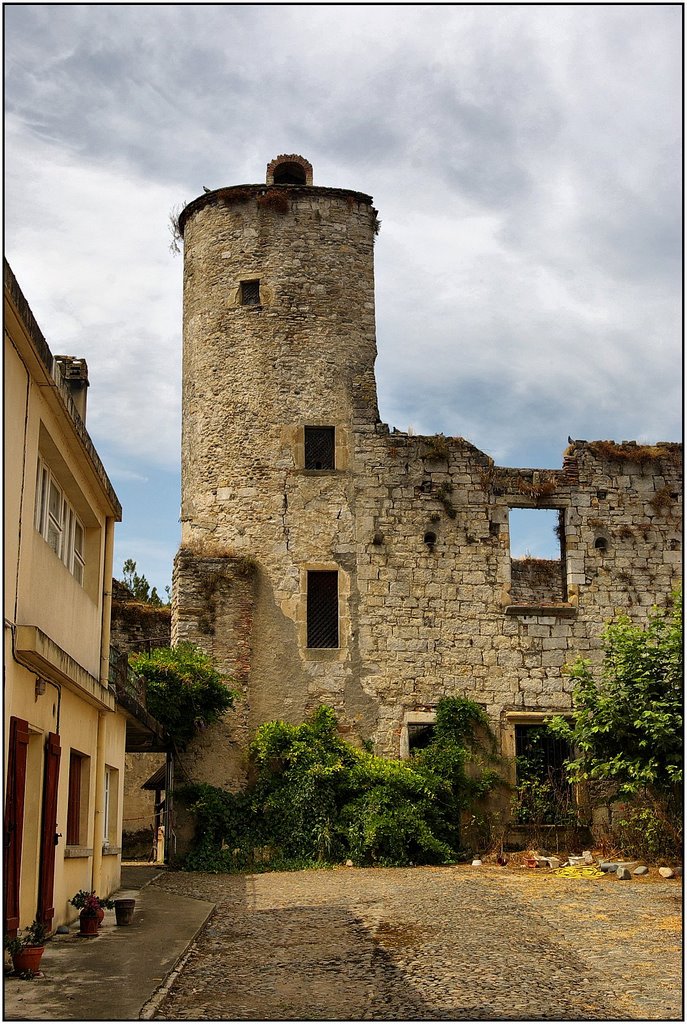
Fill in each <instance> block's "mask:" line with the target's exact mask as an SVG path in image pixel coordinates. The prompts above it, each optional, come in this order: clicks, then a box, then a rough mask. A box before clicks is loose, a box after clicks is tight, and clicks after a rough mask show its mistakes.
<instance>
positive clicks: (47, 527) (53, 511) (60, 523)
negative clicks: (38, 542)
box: [35, 457, 85, 586]
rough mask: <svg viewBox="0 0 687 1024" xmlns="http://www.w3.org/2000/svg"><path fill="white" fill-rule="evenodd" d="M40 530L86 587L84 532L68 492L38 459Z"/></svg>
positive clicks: (37, 510)
mask: <svg viewBox="0 0 687 1024" xmlns="http://www.w3.org/2000/svg"><path fill="white" fill-rule="evenodd" d="M35 525H36V529H37V530H38V532H39V533H40V535H41V536H42V537H43V539H44V540H46V541H47V542H48V544H49V545H50V547H51V548H52V550H53V551H54V552H55V554H56V555H57V557H58V558H60V559H61V560H62V561H63V562H64V564H65V565H66V566H67V568H68V569H69V571H70V573H71V574H72V575H73V576H74V578H75V579H76V580H77V582H78V583H80V584H81V586H83V576H84V565H85V550H84V548H85V545H84V537H85V534H84V528H83V524H82V523H81V521H80V520H79V518H78V516H77V514H76V512H75V511H74V509H73V508H72V506H71V504H70V502H69V501H68V500H67V498H66V496H65V494H64V491H63V490H62V488H61V487H60V485H59V484H58V482H57V480H56V479H55V477H54V476H53V474H52V473H51V471H50V470H49V469H48V467H47V466H46V464H45V463H44V462H43V460H42V459H41V458H40V457H39V459H38V477H37V480H36V519H35Z"/></svg>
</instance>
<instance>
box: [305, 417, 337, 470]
mask: <svg viewBox="0 0 687 1024" xmlns="http://www.w3.org/2000/svg"><path fill="white" fill-rule="evenodd" d="M335 452H336V449H335V430H334V427H306V428H305V468H306V469H317V470H326V469H335Z"/></svg>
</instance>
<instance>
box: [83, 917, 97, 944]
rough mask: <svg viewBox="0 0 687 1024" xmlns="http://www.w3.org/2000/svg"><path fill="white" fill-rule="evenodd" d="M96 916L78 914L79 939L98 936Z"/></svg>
mask: <svg viewBox="0 0 687 1024" xmlns="http://www.w3.org/2000/svg"><path fill="white" fill-rule="evenodd" d="M99 923H100V922H99V921H98V917H97V914H84V913H81V914H79V926H80V931H79V938H82V939H93V938H95V937H96V936H97V934H98V925H99Z"/></svg>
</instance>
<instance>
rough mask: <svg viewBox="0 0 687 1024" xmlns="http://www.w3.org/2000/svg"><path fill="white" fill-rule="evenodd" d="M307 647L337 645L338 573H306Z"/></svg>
mask: <svg viewBox="0 0 687 1024" xmlns="http://www.w3.org/2000/svg"><path fill="white" fill-rule="evenodd" d="M307 601H308V607H307V617H308V641H307V642H308V647H310V648H331V647H338V646H339V574H338V572H336V571H334V572H329V571H315V572H309V573H308V594H307Z"/></svg>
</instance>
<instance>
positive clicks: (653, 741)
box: [551, 592, 683, 800]
mask: <svg viewBox="0 0 687 1024" xmlns="http://www.w3.org/2000/svg"><path fill="white" fill-rule="evenodd" d="M602 644H603V651H604V660H603V665H602V667H601V669H600V671H599V672H598V673H596V674H595V672H594V671H593V670H592V667H591V664H590V662H589V661H586V660H584V659H582V658H578V660H577V661H576V662H575V663H574V664H573V665H572V666H571V667H570V668H569V669H568V672H569V674H570V676H571V677H572V678H573V679H574V681H575V682H574V689H573V706H574V709H573V712H572V714H571V716H570V717H571V721H570V723H567V722H565V721H564V720H563V719H561V718H556V719H554V720H553V721H552V723H551V725H552V728H553V729H554V730H555V731H556V732H557V733H558V735H561V736H564V737H565V738H566V739H567V740H568V742H569V743H570V744H571V745H572V746H574V749H575V751H576V754H577V756H576V757H574V758H572V759H571V760H570V761H568V771H569V774H570V778H571V780H572V781H573V782H579V781H583V780H590V779H591V780H607V781H612V782H614V783H616V784H617V787H618V789H617V792H618V795H619V796H632V795H635V794H640V793H642V792H645V793H653V794H654V795H657V796H660V797H662V798H664V799H667V800H672V799H675V798H679V793H680V791H681V785H682V685H683V683H682V671H683V655H682V599H681V594H680V593H679V592H676V593H675V594H673V596H672V598H671V602H670V606H669V608H668V609H667V611H665V612H660V611H658V610H657V609H654V610H653V611H652V612H651V614H650V615H649V619H648V622H647V624H646V626H645V627H642V626H639V625H635V624H633V623H632V622H631V621H630V620H629V619H628V618H627V617H626V616H622V617H620V618H619V619H617V620H616V621H615V622H613V623H611V624H610V625H608V626H607V627H606V629H605V630H604V632H603V633H602Z"/></svg>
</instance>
